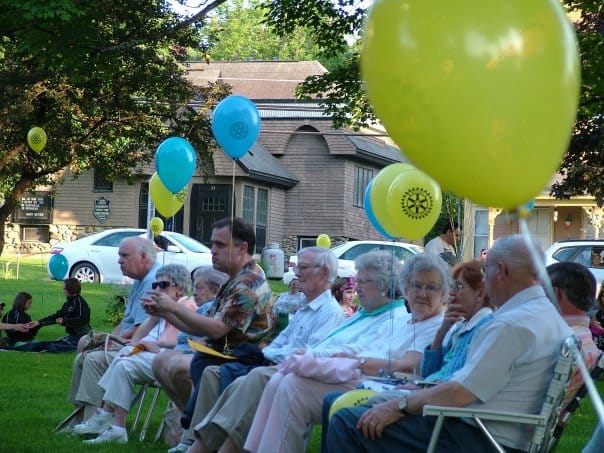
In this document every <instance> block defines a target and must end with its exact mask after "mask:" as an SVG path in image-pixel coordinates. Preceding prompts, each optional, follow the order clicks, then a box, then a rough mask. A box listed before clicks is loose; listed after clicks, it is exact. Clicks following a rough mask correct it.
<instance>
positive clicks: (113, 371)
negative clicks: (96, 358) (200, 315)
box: [73, 264, 197, 444]
mask: <svg viewBox="0 0 604 453" xmlns="http://www.w3.org/2000/svg"><path fill="white" fill-rule="evenodd" d="M190 285H191V277H190V274H189V271H188V270H187V268H186V267H184V266H182V265H180V264H168V265H166V266H163V267H161V268H159V269H158V271H157V273H156V274H155V282H154V283H153V284H152V288H153V290H152V291H150V292H149V295H148V296H147V297H157V296H158V295H159V294H161V293H164V294H165V295H168V296H169V297H170V298H171V299H172V300H173V301H174V303H182V304H184V305H186V306H187V308H189V309H190V310H195V309H196V308H197V306H196V305H195V302H194V301H193V300H192V299H191V298H189V297H183V296H184V295H185V294H186V293H187V291H188V289H189V287H190ZM143 300H144V298H143ZM176 301H178V302H176ZM178 334H179V330H178V329H177V328H176V327H174V326H173V325H171V324H169V323H167V322H166V321H165V320H164V319H161V318H157V317H155V316H150V317H149V318H148V319H147V320H146V321H145V322H144V323H143V324H142V325H141V327H140V328H139V329H138V330H137V332H136V334H135V337H133V339H132V343H131V346H125V347H124V348H122V349H121V350H120V352H119V353H118V356H117V357H116V358H115V360H114V361H113V362H111V365H109V368H108V369H107V371H106V372H105V374H103V376H102V377H101V379H100V381H99V386H100V387H101V388H102V389H103V390H105V394H104V395H103V403H102V406H101V409H99V411H98V412H97V413H96V415H94V416H93V417H91V418H89V419H88V420H87V421H86V422H84V423H80V424H78V425H76V426H74V428H73V431H74V433H76V434H98V437H96V438H94V439H90V440H85V441H84V442H85V443H91V444H96V443H103V442H119V443H124V442H127V441H128V434H127V432H126V416H127V415H128V412H129V411H130V407H131V404H132V401H133V400H134V396H135V394H136V393H135V385H136V384H150V383H153V382H155V376H154V375H153V372H152V368H151V363H152V362H153V358H154V357H155V355H156V353H158V352H159V351H161V350H162V349H164V348H173V347H174V346H175V345H176V341H177V337H178ZM143 335H146V336H145V337H143V338H142V339H141V337H142V336H143Z"/></svg>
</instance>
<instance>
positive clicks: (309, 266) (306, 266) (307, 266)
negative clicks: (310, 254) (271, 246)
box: [296, 264, 321, 272]
mask: <svg viewBox="0 0 604 453" xmlns="http://www.w3.org/2000/svg"><path fill="white" fill-rule="evenodd" d="M313 267H321V266H319V265H318V264H301V265H299V266H296V270H297V271H299V272H304V271H305V270H307V269H310V268H313Z"/></svg>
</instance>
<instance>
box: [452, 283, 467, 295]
mask: <svg viewBox="0 0 604 453" xmlns="http://www.w3.org/2000/svg"><path fill="white" fill-rule="evenodd" d="M464 288H469V286H467V285H462V284H461V283H459V282H453V285H452V286H451V289H452V290H453V291H455V292H456V293H458V292H459V291H461V290H462V289H464Z"/></svg>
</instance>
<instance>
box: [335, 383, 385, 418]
mask: <svg viewBox="0 0 604 453" xmlns="http://www.w3.org/2000/svg"><path fill="white" fill-rule="evenodd" d="M376 393H377V392H375V391H374V390H368V389H356V390H350V391H348V392H346V393H344V394H343V395H341V396H339V397H338V398H337V399H336V400H335V401H334V402H333V404H332V405H331V408H330V409H329V418H331V416H332V415H333V414H335V413H336V412H338V411H339V410H340V409H344V408H345V407H353V406H360V405H361V404H365V403H366V402H367V400H368V399H369V398H371V397H372V396H373V395H375V394H376Z"/></svg>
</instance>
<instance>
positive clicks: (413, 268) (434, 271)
mask: <svg viewBox="0 0 604 453" xmlns="http://www.w3.org/2000/svg"><path fill="white" fill-rule="evenodd" d="M364 257H367V258H366V259H363V258H364ZM373 260H374V257H372V256H369V255H364V256H362V257H359V258H358V259H357V261H356V262H355V265H356V267H357V280H356V285H357V294H358V296H359V299H360V300H362V298H363V297H364V296H365V295H366V293H378V294H380V292H381V289H380V288H379V287H377V286H376V285H375V279H374V277H373V275H372V272H371V269H372V266H373V265H372V261H373ZM399 284H400V286H401V287H402V288H403V293H404V295H405V298H406V299H407V302H408V304H409V307H410V310H411V317H410V319H409V320H407V321H406V322H405V323H400V324H396V326H397V327H396V330H395V331H393V332H391V333H390V334H388V335H384V338H381V339H380V340H378V341H376V343H375V344H374V345H373V346H372V347H370V348H368V349H366V350H363V351H361V352H360V353H358V354H356V355H342V354H341V355H339V357H346V358H348V359H350V358H352V357H355V358H357V360H358V364H359V367H360V371H361V373H360V374H361V376H358V375H357V376H355V377H352V378H351V379H348V380H346V381H344V382H338V383H336V384H334V383H327V382H321V381H320V380H317V379H313V378H311V377H301V376H298V375H297V374H294V373H290V374H287V375H286V374H283V373H277V374H275V375H274V376H273V377H272V378H271V380H270V381H269V383H268V385H267V386H266V388H265V389H264V393H263V394H262V399H261V401H260V405H259V406H258V410H257V411H256V415H255V417H254V421H253V423H252V427H251V430H250V432H249V435H248V437H247V440H246V442H245V446H244V449H245V450H249V451H251V452H264V451H287V452H303V451H304V446H305V437H306V434H307V433H308V429H309V427H310V425H311V424H313V423H319V422H320V421H321V405H322V402H323V398H324V396H325V395H326V394H327V393H330V392H333V391H336V390H350V389H353V388H355V387H356V386H357V385H358V384H359V383H361V382H362V381H363V380H366V379H367V378H368V377H371V376H376V375H378V374H380V372H381V371H383V370H389V371H402V372H407V373H414V374H417V373H418V371H419V364H420V362H421V356H422V351H423V350H424V349H425V348H426V346H428V345H429V344H430V343H431V342H432V339H433V338H434V335H435V334H436V331H437V330H438V328H439V326H440V324H441V323H442V320H443V317H444V316H443V312H442V309H443V303H444V302H445V300H446V298H447V295H448V292H449V288H450V287H451V274H450V268H449V266H448V265H447V264H446V263H445V262H444V261H443V260H442V259H441V258H440V257H438V256H431V255H425V254H419V255H415V256H413V257H411V258H410V259H409V260H407V262H406V263H405V266H404V267H403V270H402V272H401V274H400V276H399ZM334 360H336V361H337V360H338V359H337V358H335V359H334Z"/></svg>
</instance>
